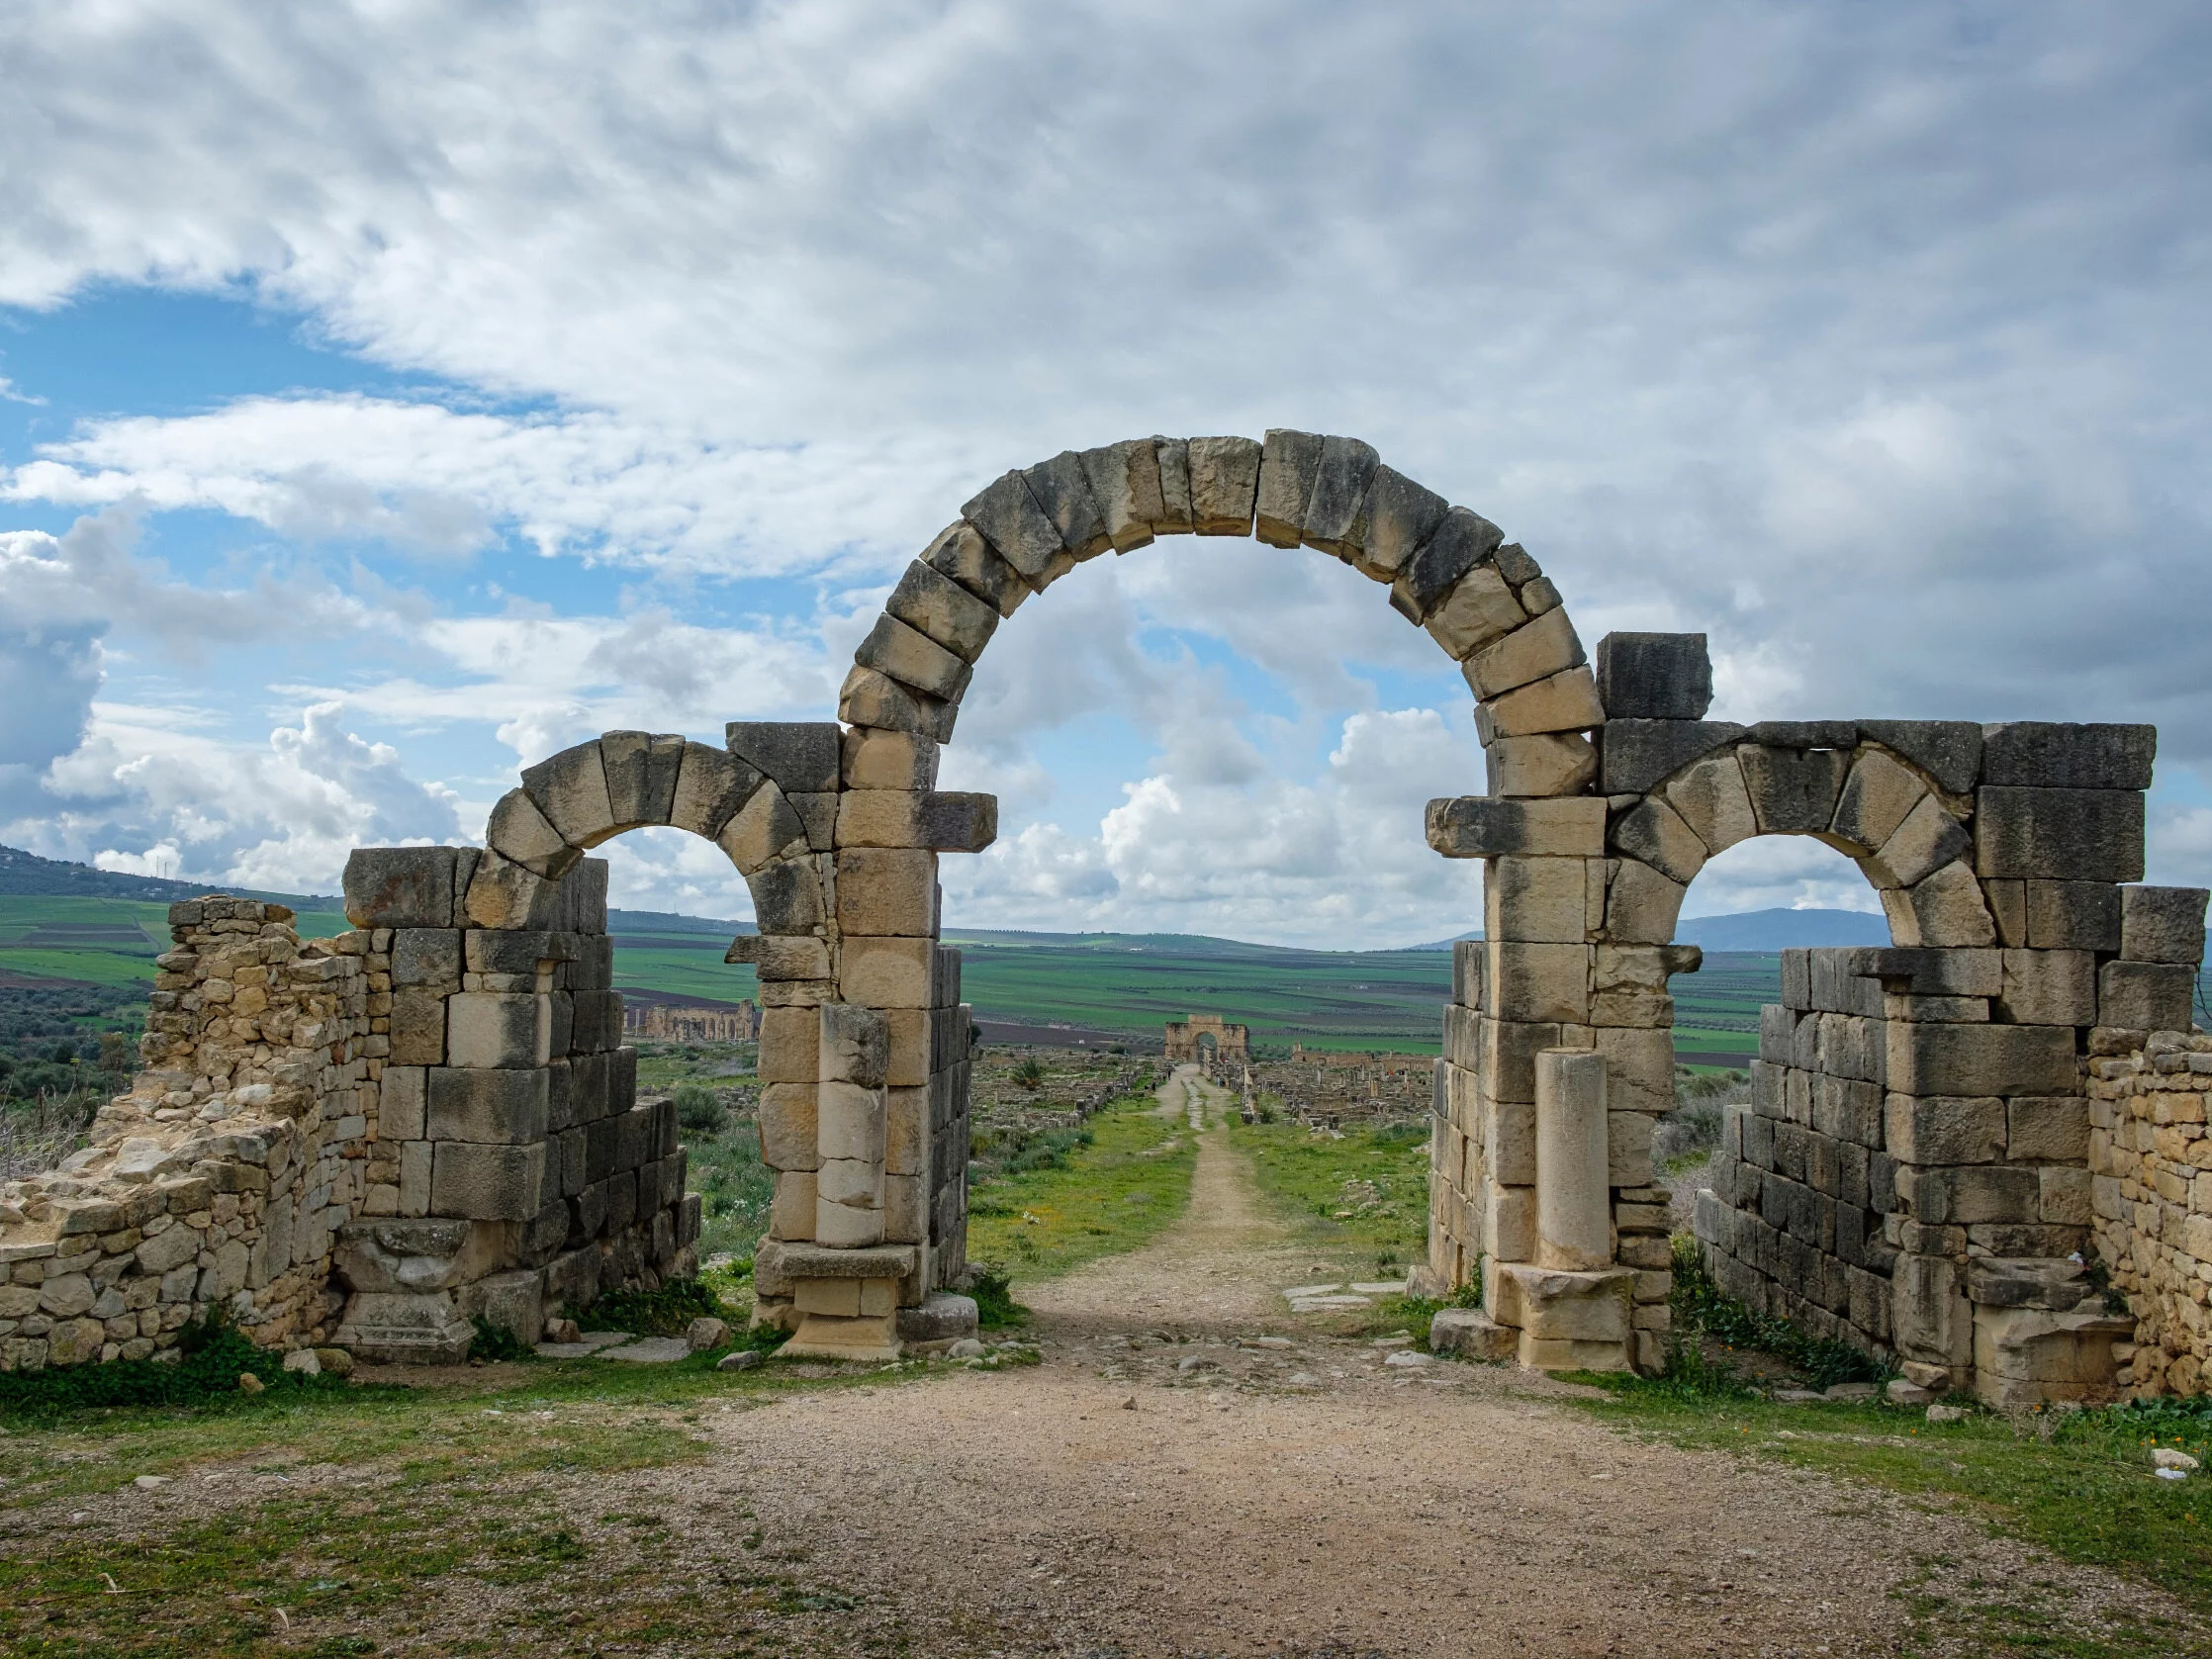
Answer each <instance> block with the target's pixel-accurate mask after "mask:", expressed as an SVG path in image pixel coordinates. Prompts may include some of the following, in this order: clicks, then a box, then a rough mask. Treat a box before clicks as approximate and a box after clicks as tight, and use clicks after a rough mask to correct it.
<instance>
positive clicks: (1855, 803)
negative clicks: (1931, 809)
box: [1829, 749, 1963, 864]
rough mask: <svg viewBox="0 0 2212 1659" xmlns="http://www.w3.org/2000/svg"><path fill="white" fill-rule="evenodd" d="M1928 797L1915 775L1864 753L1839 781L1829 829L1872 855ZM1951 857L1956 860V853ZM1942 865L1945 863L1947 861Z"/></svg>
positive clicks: (1875, 751) (1874, 752)
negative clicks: (1838, 792)
mask: <svg viewBox="0 0 2212 1659" xmlns="http://www.w3.org/2000/svg"><path fill="white" fill-rule="evenodd" d="M1928 798H1929V794H1928V785H1927V784H1926V783H1923V782H1922V781H1921V780H1920V778H1919V777H1918V775H1917V774H1915V773H1913V772H1912V771H1911V770H1910V769H1909V768H1906V767H1903V766H1900V765H1899V764H1898V763H1897V762H1895V761H1893V760H1891V759H1890V758H1889V756H1888V755H1885V754H1884V753H1882V751H1881V750H1879V749H1868V750H1864V751H1862V752H1861V754H1860V756H1859V758H1858V759H1857V760H1856V761H1854V762H1852V764H1851V775H1850V776H1849V777H1848V778H1846V779H1845V780H1844V781H1843V792H1842V794H1841V795H1839V796H1838V797H1837V799H1836V815H1835V820H1834V822H1833V823H1832V824H1831V825H1830V826H1829V829H1830V831H1831V833H1832V834H1834V835H1835V836H1836V838H1837V839H1839V840H1842V841H1846V842H1849V843H1850V844H1851V845H1852V846H1854V847H1857V848H1860V849H1863V850H1864V851H1866V852H1870V853H1871V852H1875V851H1877V850H1878V849H1880V848H1881V847H1882V845H1883V844H1884V843H1885V842H1887V841H1888V840H1889V837H1890V836H1892V835H1894V834H1895V833H1896V831H1897V827H1898V826H1899V825H1900V824H1902V823H1903V822H1904V820H1905V816H1906V814H1908V813H1909V812H1911V811H1912V810H1913V808H1914V807H1916V806H1918V805H1919V804H1920V803H1921V802H1922V801H1923V800H1926V799H1928ZM1962 839H1963V837H1962ZM1951 856H1952V858H1956V857H1957V856H1958V854H1957V853H1953V854H1952V855H1951ZM1942 862H1943V863H1946V864H1948V863H1949V862H1950V860H1949V859H1946V860H1943V861H1942Z"/></svg>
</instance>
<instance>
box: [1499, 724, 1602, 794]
mask: <svg viewBox="0 0 2212 1659" xmlns="http://www.w3.org/2000/svg"><path fill="white" fill-rule="evenodd" d="M1483 761H1484V765H1485V769H1486V771H1487V774H1488V777H1487V780H1486V781H1487V783H1489V786H1490V792H1491V793H1492V794H1493V795H1513V796H1522V797H1541V796H1547V795H1573V794H1583V793H1586V792H1587V791H1588V790H1589V788H1590V785H1591V784H1592V783H1596V782H1597V778H1598V750H1597V746H1596V745H1595V744H1593V743H1592V742H1591V741H1590V739H1589V738H1587V737H1585V736H1584V735H1583V734H1582V733H1580V732H1535V733H1531V734H1530V735H1528V736H1526V737H1501V738H1498V739H1496V740H1494V741H1493V742H1492V743H1491V744H1490V745H1489V746H1488V747H1487V748H1485V749H1484V750H1483Z"/></svg>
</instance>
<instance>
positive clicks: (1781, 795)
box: [1736, 731, 1851, 835]
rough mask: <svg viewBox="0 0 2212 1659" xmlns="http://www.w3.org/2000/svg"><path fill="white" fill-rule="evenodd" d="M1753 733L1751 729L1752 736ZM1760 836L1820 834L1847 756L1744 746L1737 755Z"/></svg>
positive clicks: (1833, 812)
mask: <svg viewBox="0 0 2212 1659" xmlns="http://www.w3.org/2000/svg"><path fill="white" fill-rule="evenodd" d="M1753 735H1754V736H1756V735H1757V733H1756V731H1754V733H1753ZM1736 759H1737V760H1738V761H1739V762H1740V763H1741V764H1742V767H1743V781H1744V787H1745V789H1746V791H1747V792H1748V793H1749V794H1750V796H1751V810H1752V814H1753V815H1754V816H1755V817H1756V818H1757V819H1758V820H1759V830H1760V833H1761V834H1763V835H1776V834H1789V833H1792V832H1795V833H1798V834H1805V835H1819V834H1823V833H1825V832H1826V830H1827V828H1828V826H1829V824H1831V823H1832V822H1834V820H1835V815H1836V797H1837V796H1838V795H1839V794H1840V793H1841V792H1842V788H1843V775H1844V771H1845V769H1846V768H1847V767H1848V766H1849V765H1850V760H1851V758H1850V756H1848V755H1845V754H1842V753H1839V752H1838V751H1836V750H1833V749H1777V748H1772V747H1769V746H1767V745H1765V744H1759V743H1746V744H1744V745H1742V746H1741V747H1740V748H1738V749H1737V751H1736Z"/></svg>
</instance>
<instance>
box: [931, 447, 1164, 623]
mask: <svg viewBox="0 0 2212 1659" xmlns="http://www.w3.org/2000/svg"><path fill="white" fill-rule="evenodd" d="M1082 462H1083V477H1084V479H1085V480H1086V481H1087V482H1088V483H1089V485H1090V493H1091V498H1092V500H1094V501H1096V502H1097V503H1098V509H1099V511H1100V512H1101V513H1102V514H1103V515H1104V517H1105V520H1106V536H1107V539H1108V540H1110V541H1111V542H1112V543H1113V544H1114V551H1115V552H1117V553H1130V552H1134V551H1135V550H1136V549H1138V548H1140V547H1144V546H1148V545H1149V544H1150V543H1151V542H1152V527H1153V524H1154V522H1155V521H1156V520H1158V519H1160V518H1163V517H1165V516H1166V510H1167V504H1166V502H1165V501H1164V500H1163V499H1162V498H1161V496H1160V490H1159V451H1158V450H1157V448H1156V447H1155V446H1154V445H1153V443H1152V439H1151V438H1131V439H1126V440H1124V441H1123V442H1121V443H1110V444H1106V445H1104V446H1103V447H1101V448H1098V449H1086V450H1084V451H1083V454H1082ZM969 660H970V661H972V660H973V659H972V658H970V659H969Z"/></svg>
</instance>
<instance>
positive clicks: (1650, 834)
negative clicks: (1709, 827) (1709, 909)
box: [1608, 799, 1705, 886]
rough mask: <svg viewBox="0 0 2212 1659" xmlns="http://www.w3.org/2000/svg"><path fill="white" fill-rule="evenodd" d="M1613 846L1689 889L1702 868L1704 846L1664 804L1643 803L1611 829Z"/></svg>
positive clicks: (1647, 801)
mask: <svg viewBox="0 0 2212 1659" xmlns="http://www.w3.org/2000/svg"><path fill="white" fill-rule="evenodd" d="M1608 840H1609V841H1611V843H1612V844H1613V847H1614V848H1615V849H1616V850H1618V851H1619V852H1622V853H1625V854H1627V855H1628V856H1629V857H1630V858H1632V859H1635V860H1638V861H1640V862H1641V863H1643V864H1647V865H1649V866H1651V868H1652V869H1654V870H1656V871H1658V872H1659V873H1660V874H1661V875H1663V876H1667V877H1669V878H1670V879H1672V880H1676V881H1680V882H1681V883H1682V884H1683V885H1684V886H1688V885H1689V884H1690V883H1691V882H1692V881H1694V880H1696V879H1697V878H1698V872H1699V871H1701V870H1703V869H1704V868H1705V842H1704V841H1702V840H1701V839H1699V836H1698V832H1697V831H1695V830H1693V829H1692V828H1691V827H1690V826H1689V825H1688V824H1686V823H1684V822H1683V821H1682V817H1681V815H1680V814H1679V813H1677V812H1676V811H1675V810H1674V808H1673V807H1671V806H1669V805H1668V804H1667V803H1666V802H1665V801H1663V800H1658V799H1651V800H1646V801H1644V802H1643V803H1642V804H1641V805H1640V806H1637V807H1635V808H1633V809H1632V810H1630V811H1629V812H1627V813H1626V814H1625V815H1623V816H1622V817H1621V819H1620V820H1619V821H1618V822H1617V823H1615V824H1614V825H1613V829H1612V831H1611V833H1610V834H1609V836H1608Z"/></svg>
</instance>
